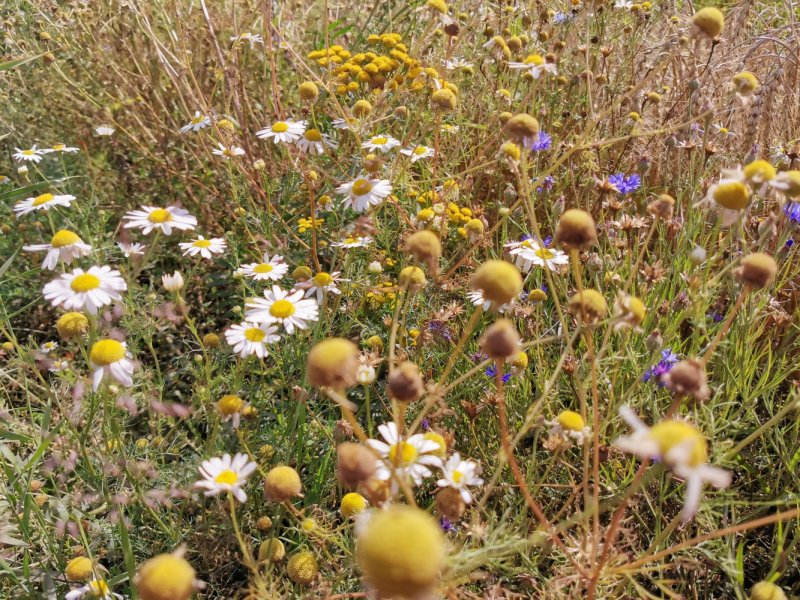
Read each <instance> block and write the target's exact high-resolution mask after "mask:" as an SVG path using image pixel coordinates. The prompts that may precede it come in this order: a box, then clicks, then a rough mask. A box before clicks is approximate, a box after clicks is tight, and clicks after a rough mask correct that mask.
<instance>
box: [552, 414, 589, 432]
mask: <svg viewBox="0 0 800 600" xmlns="http://www.w3.org/2000/svg"><path fill="white" fill-rule="evenodd" d="M556 423H558V424H559V425H561V427H563V428H564V429H566V430H567V431H580V430H582V429H583V428H584V427H586V424H585V423H584V422H583V418H581V416H580V415H579V414H578V413H576V412H575V411H573V410H565V411H564V412H562V413H561V414H560V415H558V416H557V417H556Z"/></svg>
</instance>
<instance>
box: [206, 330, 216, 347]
mask: <svg viewBox="0 0 800 600" xmlns="http://www.w3.org/2000/svg"><path fill="white" fill-rule="evenodd" d="M203 346H205V347H206V348H219V336H218V335H217V334H216V333H207V334H205V335H204V336H203Z"/></svg>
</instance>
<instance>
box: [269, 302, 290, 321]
mask: <svg viewBox="0 0 800 600" xmlns="http://www.w3.org/2000/svg"><path fill="white" fill-rule="evenodd" d="M269 314H271V315H272V316H273V317H277V318H278V319H286V318H288V317H291V316H292V315H293V314H294V304H292V303H291V302H289V301H288V300H276V301H275V302H274V303H273V304H272V306H270V307H269Z"/></svg>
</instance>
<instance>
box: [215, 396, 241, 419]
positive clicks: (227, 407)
mask: <svg viewBox="0 0 800 600" xmlns="http://www.w3.org/2000/svg"><path fill="white" fill-rule="evenodd" d="M242 407H244V402H242V399H241V398H239V396H234V395H233V394H229V395H227V396H223V397H222V398H220V400H219V402H217V409H219V412H220V413H221V414H222V415H223V416H225V417H227V416H228V415H232V414H235V413H237V412H239V411H240V410H242Z"/></svg>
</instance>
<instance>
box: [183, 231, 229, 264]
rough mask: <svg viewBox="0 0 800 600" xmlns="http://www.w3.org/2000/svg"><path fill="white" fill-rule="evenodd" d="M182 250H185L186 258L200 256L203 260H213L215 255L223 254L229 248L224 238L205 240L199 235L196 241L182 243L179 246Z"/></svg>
mask: <svg viewBox="0 0 800 600" xmlns="http://www.w3.org/2000/svg"><path fill="white" fill-rule="evenodd" d="M178 245H179V246H180V247H181V250H184V251H185V252H184V253H183V255H184V256H186V255H187V254H188V255H189V256H196V255H197V254H200V256H202V257H203V258H206V259H211V258H212V255H213V254H222V253H223V252H225V248H227V244H226V243H225V240H223V239H222V238H211V239H210V240H207V239H205V238H204V237H203V236H202V235H198V236H197V239H196V240H192V241H191V242H181V243H180V244H178Z"/></svg>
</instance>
